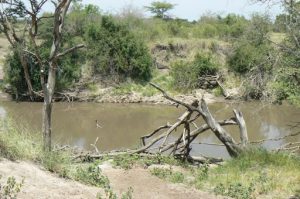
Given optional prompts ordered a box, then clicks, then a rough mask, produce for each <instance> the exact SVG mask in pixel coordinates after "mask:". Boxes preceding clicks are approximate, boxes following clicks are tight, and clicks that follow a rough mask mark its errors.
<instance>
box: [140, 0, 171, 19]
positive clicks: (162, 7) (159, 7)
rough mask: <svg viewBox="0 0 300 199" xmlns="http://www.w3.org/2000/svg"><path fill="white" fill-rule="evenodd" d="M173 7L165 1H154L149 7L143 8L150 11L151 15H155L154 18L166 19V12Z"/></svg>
mask: <svg viewBox="0 0 300 199" xmlns="http://www.w3.org/2000/svg"><path fill="white" fill-rule="evenodd" d="M174 7H175V4H171V3H168V2H165V1H163V2H162V1H154V2H152V3H151V5H150V6H145V8H146V9H147V10H148V11H150V12H151V13H153V14H155V17H157V18H161V19H166V18H168V17H169V16H168V15H167V12H168V11H169V10H172V9H173V8H174Z"/></svg>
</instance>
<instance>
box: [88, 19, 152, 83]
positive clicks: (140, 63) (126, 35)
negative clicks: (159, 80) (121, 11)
mask: <svg viewBox="0 0 300 199" xmlns="http://www.w3.org/2000/svg"><path fill="white" fill-rule="evenodd" d="M85 37H86V40H87V44H88V48H89V49H90V50H89V53H88V58H90V59H91V60H92V62H93V65H94V67H95V70H96V72H98V73H101V74H106V75H110V76H112V77H115V78H117V80H121V81H122V80H124V79H125V78H132V79H134V80H140V81H147V80H149V78H150V77H151V67H152V59H151V57H150V55H149V52H148V50H147V48H146V46H145V45H144V43H143V42H142V41H141V40H139V39H138V38H136V37H135V36H134V35H133V34H132V33H131V32H130V31H129V30H128V29H127V28H126V26H124V25H122V24H121V23H118V22H116V21H115V20H113V18H112V17H110V16H103V18H102V22H101V27H99V26H97V25H96V24H93V25H90V26H89V27H88V28H87V32H86V35H85Z"/></svg>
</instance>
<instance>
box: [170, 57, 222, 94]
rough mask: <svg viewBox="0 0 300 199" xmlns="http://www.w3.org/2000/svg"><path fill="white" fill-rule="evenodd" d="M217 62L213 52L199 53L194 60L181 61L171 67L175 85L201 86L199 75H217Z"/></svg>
mask: <svg viewBox="0 0 300 199" xmlns="http://www.w3.org/2000/svg"><path fill="white" fill-rule="evenodd" d="M217 71H218V67H217V64H216V63H215V62H214V61H213V57H212V55H211V54H204V53H201V54H200V53H199V54H197V55H196V56H195V58H194V60H193V61H192V62H185V61H179V62H176V63H174V65H173V66H172V68H171V73H170V74H171V76H172V78H173V80H174V82H173V85H174V86H175V88H177V89H195V88H198V87H199V77H201V76H206V75H216V73H217Z"/></svg>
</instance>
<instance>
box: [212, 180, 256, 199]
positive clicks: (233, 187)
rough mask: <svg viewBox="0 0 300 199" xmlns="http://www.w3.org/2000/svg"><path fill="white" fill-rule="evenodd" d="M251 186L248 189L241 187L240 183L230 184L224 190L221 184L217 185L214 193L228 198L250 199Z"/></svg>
mask: <svg viewBox="0 0 300 199" xmlns="http://www.w3.org/2000/svg"><path fill="white" fill-rule="evenodd" d="M253 191H254V190H253V185H252V184H250V186H249V187H246V186H244V185H242V184H241V183H232V184H230V185H229V187H228V188H225V186H224V185H223V184H219V185H217V186H216V187H215V189H214V193H215V194H217V195H223V196H229V197H232V198H236V199H250V198H252V197H251V194H252V192H253Z"/></svg>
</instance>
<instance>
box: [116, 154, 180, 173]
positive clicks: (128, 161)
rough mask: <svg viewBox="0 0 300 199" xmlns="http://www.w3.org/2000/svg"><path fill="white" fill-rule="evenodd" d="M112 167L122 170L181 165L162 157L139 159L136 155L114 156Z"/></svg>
mask: <svg viewBox="0 0 300 199" xmlns="http://www.w3.org/2000/svg"><path fill="white" fill-rule="evenodd" d="M113 164H114V166H117V167H121V168H123V169H131V168H132V167H133V166H134V165H141V166H144V167H145V166H146V167H148V166H150V165H152V164H172V165H179V164H182V163H180V162H179V161H177V160H175V159H174V158H172V157H168V156H163V155H159V154H158V155H156V156H153V157H148V156H146V157H141V156H139V155H138V154H132V155H129V154H124V155H120V156H114V158H113Z"/></svg>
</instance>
